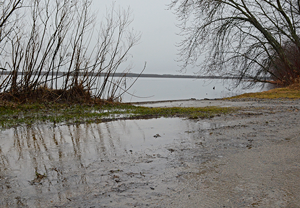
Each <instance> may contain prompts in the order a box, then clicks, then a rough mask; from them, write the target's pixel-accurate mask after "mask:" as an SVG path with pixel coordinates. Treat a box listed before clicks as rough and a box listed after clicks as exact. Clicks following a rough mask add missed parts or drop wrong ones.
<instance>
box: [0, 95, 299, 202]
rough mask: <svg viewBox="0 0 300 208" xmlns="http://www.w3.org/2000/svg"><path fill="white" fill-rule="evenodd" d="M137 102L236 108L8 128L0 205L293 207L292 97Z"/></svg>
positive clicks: (295, 120) (295, 111)
mask: <svg viewBox="0 0 300 208" xmlns="http://www.w3.org/2000/svg"><path fill="white" fill-rule="evenodd" d="M143 105H147V106H150V107H151V105H152V106H153V107H157V106H159V105H160V106H163V107H165V106H181V107H183V106H187V107H192V106H199V107H201V106H203V105H208V106H228V107H239V108H240V110H238V111H237V112H234V113H232V114H229V115H221V116H218V117H214V118H211V119H199V120H189V119H183V118H160V119H150V120H130V121H113V122H108V123H102V124H80V125H70V126H61V127H52V126H33V127H30V128H26V127H17V128H15V129H10V130H5V131H3V132H1V135H0V141H1V142H0V147H1V152H0V154H1V162H0V170H1V171H0V179H1V180H0V187H1V196H0V207H200V208H201V207H203V208H206V207H216V208H217V207H272V208H273V207H300V205H299V204H300V196H299V194H298V193H299V192H300V182H299V181H300V180H299V179H300V152H299V148H300V128H299V127H300V122H299V116H300V101H299V100H235V101H223V100H202V101H197V100H196V101H195V100H189V101H173V102H163V103H148V104H143ZM36 172H37V173H39V174H41V175H42V174H45V176H46V177H40V178H39V177H38V175H37V174H36Z"/></svg>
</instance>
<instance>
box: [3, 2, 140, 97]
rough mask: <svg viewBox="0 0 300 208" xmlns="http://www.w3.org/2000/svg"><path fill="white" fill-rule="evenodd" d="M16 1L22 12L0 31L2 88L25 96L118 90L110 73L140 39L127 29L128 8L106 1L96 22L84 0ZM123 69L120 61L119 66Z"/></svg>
mask: <svg viewBox="0 0 300 208" xmlns="http://www.w3.org/2000/svg"><path fill="white" fill-rule="evenodd" d="M11 1H12V0H11ZM15 1H16V0H15ZM22 3H23V8H22V9H23V10H21V9H20V12H21V15H23V16H24V18H22V19H15V20H14V22H13V24H14V29H13V30H11V31H10V33H9V35H7V36H6V37H5V38H6V41H7V44H5V45H3V44H2V46H3V51H5V53H4V54H0V55H1V56H2V60H0V65H1V66H2V68H5V69H6V70H7V71H9V72H10V73H8V74H6V75H2V80H1V83H0V91H1V92H2V93H11V94H12V96H13V97H24V96H23V95H26V96H29V97H30V96H33V95H36V91H39V92H41V89H47V92H53V94H54V95H57V99H58V98H64V99H66V100H70V99H73V98H74V97H76V96H83V97H85V98H86V96H87V95H90V96H92V95H93V96H94V97H97V98H99V99H112V100H113V99H114V98H115V97H117V96H118V95H117V89H118V87H119V85H120V83H121V80H122V77H120V78H116V77H115V76H114V75H115V73H116V72H117V70H119V69H120V68H121V66H123V63H124V62H125V61H126V60H127V56H128V53H129V50H130V49H131V48H132V47H133V46H134V45H135V44H136V43H137V42H138V41H139V39H140V34H138V33H134V32H133V31H131V30H130V29H129V26H130V23H131V21H132V20H131V18H130V11H129V10H122V9H116V7H115V6H114V5H112V7H111V10H110V11H109V12H108V15H107V17H106V19H105V20H104V21H103V22H101V23H100V25H98V24H99V23H97V21H96V19H97V18H96V15H95V14H93V11H92V10H91V4H92V2H91V1H88V0H55V1H53V0H44V1H39V0H27V1H26V0H24V2H22ZM95 28H98V30H97V29H95ZM129 70H130V67H125V70H124V69H123V70H122V71H120V72H121V73H124V74H126V73H127V72H128V71H129ZM43 92H44V91H43ZM21 95H22V96H21ZM50 97H51V96H50Z"/></svg>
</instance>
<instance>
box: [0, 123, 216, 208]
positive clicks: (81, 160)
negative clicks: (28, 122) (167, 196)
mask: <svg viewBox="0 0 300 208" xmlns="http://www.w3.org/2000/svg"><path fill="white" fill-rule="evenodd" d="M216 127H218V126H214V125H213V126H212V124H209V123H205V122H201V121H200V122H195V121H190V120H184V119H179V118H172V119H170V118H168V119H167V118H161V119H152V120H130V121H114V122H109V123H100V124H78V125H63V126H53V125H50V124H49V125H32V126H21V127H16V128H12V129H8V130H5V131H2V132H1V135H0V187H1V197H0V206H1V207H10V206H12V205H18V206H19V205H20V206H29V207H45V206H50V205H51V204H53V205H55V204H63V203H68V201H72V200H73V199H74V198H76V197H78V196H82V197H83V196H85V195H89V194H90V193H97V194H100V195H101V194H102V195H103V196H104V195H105V196H106V195H107V193H110V192H112V191H114V192H116V190H117V192H118V191H122V187H121V186H120V185H124V183H123V184H122V182H125V181H126V182H128V181H129V182H130V180H133V179H135V180H139V181H140V183H143V184H147V185H149V186H150V184H151V180H152V181H153V180H154V179H155V178H156V177H159V175H160V174H162V173H164V171H165V169H166V168H167V161H168V160H169V159H170V157H172V155H173V154H172V153H173V151H175V150H173V149H172V148H168V147H170V146H171V147H172V146H174V145H175V144H178V143H180V142H182V141H183V140H186V139H187V138H189V137H197V135H198V134H199V132H200V130H201V129H209V128H216ZM185 132H193V133H192V134H190V133H189V134H187V133H185ZM155 135H160V137H155ZM170 149H171V150H172V151H170ZM147 174H148V175H147ZM149 174H152V175H153V174H154V175H155V176H151V177H150V178H151V180H149V177H148V176H149ZM147 177H148V178H147ZM128 184H130V183H127V188H128V187H129V185H128ZM120 187H121V188H120ZM135 189H138V188H137V187H135ZM150 190H154V188H153V187H150ZM106 198H107V197H106ZM108 200H109V199H108ZM105 203H106V201H105V200H103V204H105ZM107 203H110V204H111V203H112V202H111V201H110V202H107ZM49 204H50V205H49Z"/></svg>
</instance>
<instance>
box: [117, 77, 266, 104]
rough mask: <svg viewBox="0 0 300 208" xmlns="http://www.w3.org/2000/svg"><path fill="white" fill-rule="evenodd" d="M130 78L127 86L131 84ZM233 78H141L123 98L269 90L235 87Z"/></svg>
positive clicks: (197, 96) (221, 95) (173, 97)
mask: <svg viewBox="0 0 300 208" xmlns="http://www.w3.org/2000/svg"><path fill="white" fill-rule="evenodd" d="M130 82H132V79H131V80H129V83H127V86H129V85H130ZM233 82H234V81H232V80H220V79H213V80H209V79H180V78H179V79H178V78H139V79H138V80H137V81H136V83H135V84H134V85H133V86H132V87H131V88H130V90H129V91H128V92H129V93H130V94H125V95H124V96H123V98H122V101H123V102H145V101H159V100H181V99H191V98H195V99H205V98H208V99H214V98H224V97H230V96H234V95H239V94H243V93H248V92H259V91H264V90H267V89H268V87H267V86H265V87H264V88H261V87H255V88H252V89H243V88H242V87H234V83H233Z"/></svg>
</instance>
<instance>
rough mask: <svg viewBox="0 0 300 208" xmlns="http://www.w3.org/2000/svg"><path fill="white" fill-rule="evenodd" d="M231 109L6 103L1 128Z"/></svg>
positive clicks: (0, 115) (0, 117) (2, 107)
mask: <svg viewBox="0 0 300 208" xmlns="http://www.w3.org/2000/svg"><path fill="white" fill-rule="evenodd" d="M233 110H234V109H232V108H220V107H205V108H179V107H174V108H148V107H138V106H133V105H130V104H121V103H108V102H106V103H99V104H72V105H71V104H65V103H64V104H62V103H48V104H46V103H45V104H40V103H32V104H16V103H11V102H5V103H2V104H0V126H1V128H10V127H13V126H19V125H31V124H35V123H41V122H44V123H52V124H54V125H56V124H74V123H89V122H105V121H111V120H116V119H147V118H158V117H187V118H191V119H197V118H210V117H213V116H216V115H220V114H225V113H230V112H232V111H233Z"/></svg>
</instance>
